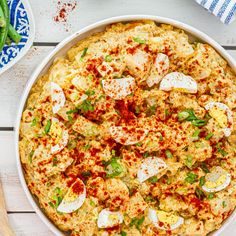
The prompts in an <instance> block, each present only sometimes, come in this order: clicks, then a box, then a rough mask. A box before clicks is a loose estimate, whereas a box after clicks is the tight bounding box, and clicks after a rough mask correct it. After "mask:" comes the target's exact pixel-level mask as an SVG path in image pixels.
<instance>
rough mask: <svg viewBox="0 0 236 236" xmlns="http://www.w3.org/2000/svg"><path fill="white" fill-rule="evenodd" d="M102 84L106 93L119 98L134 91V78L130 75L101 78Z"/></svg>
mask: <svg viewBox="0 0 236 236" xmlns="http://www.w3.org/2000/svg"><path fill="white" fill-rule="evenodd" d="M102 86H103V90H104V92H105V94H106V95H108V96H109V97H111V98H113V99H116V100H121V99H123V98H125V97H126V96H128V95H129V94H131V93H132V92H133V91H134V88H135V80H134V78H132V77H127V78H121V79H108V80H102Z"/></svg>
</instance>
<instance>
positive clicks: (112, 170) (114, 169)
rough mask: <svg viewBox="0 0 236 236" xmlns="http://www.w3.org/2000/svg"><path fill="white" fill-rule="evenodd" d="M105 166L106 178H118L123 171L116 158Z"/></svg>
mask: <svg viewBox="0 0 236 236" xmlns="http://www.w3.org/2000/svg"><path fill="white" fill-rule="evenodd" d="M107 164H108V165H107V167H106V172H107V177H108V178H114V177H116V176H119V175H121V174H122V173H124V171H125V169H124V167H123V166H122V165H121V164H120V162H119V161H118V159H117V158H111V160H110V161H109V162H108V163H107Z"/></svg>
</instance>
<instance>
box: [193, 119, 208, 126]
mask: <svg viewBox="0 0 236 236" xmlns="http://www.w3.org/2000/svg"><path fill="white" fill-rule="evenodd" d="M206 124H207V121H206V120H193V121H192V125H194V126H196V127H202V126H204V125H206Z"/></svg>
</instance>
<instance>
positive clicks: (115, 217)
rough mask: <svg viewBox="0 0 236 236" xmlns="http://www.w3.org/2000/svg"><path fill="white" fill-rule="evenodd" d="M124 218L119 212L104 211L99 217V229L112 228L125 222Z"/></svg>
mask: <svg viewBox="0 0 236 236" xmlns="http://www.w3.org/2000/svg"><path fill="white" fill-rule="evenodd" d="M123 220H124V217H123V215H122V214H121V213H120V212H118V211H110V210H108V209H103V210H102V211H101V212H100V213H99V215H98V221H97V225H98V228H111V227H113V226H116V225H119V224H121V223H122V222H123Z"/></svg>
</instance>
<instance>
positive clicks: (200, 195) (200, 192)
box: [195, 188, 205, 200]
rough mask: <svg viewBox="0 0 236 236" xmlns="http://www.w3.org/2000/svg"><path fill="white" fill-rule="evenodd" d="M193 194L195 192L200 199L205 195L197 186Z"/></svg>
mask: <svg viewBox="0 0 236 236" xmlns="http://www.w3.org/2000/svg"><path fill="white" fill-rule="evenodd" d="M195 194H196V196H197V198H198V199H200V200H202V199H203V198H204V197H205V194H204V192H203V191H202V190H201V189H199V188H196V190H195Z"/></svg>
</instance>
